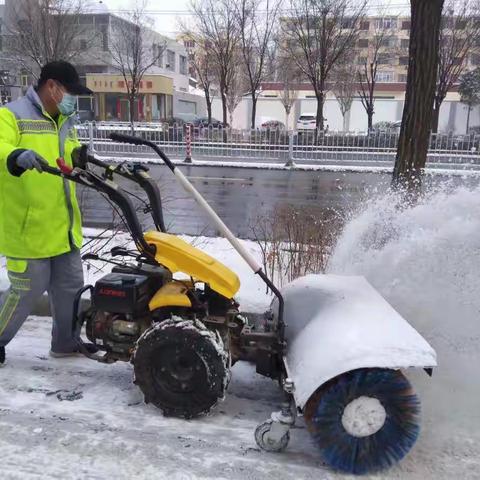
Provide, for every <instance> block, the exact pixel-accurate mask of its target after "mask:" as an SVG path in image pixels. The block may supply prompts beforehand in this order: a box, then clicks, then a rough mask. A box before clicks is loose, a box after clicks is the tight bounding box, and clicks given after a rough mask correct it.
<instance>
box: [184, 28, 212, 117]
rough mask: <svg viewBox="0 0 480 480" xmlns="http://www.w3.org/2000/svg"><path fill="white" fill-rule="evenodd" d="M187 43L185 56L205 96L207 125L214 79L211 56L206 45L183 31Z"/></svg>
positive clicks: (210, 111) (198, 38)
mask: <svg viewBox="0 0 480 480" xmlns="http://www.w3.org/2000/svg"><path fill="white" fill-rule="evenodd" d="M184 35H185V37H186V38H187V39H188V40H187V41H188V42H189V43H188V46H187V55H188V58H189V62H190V65H191V66H192V68H193V70H194V72H195V75H196V77H197V80H198V83H199V85H200V88H201V89H202V90H203V94H204V95H205V103H206V104H207V116H208V123H209V124H210V123H211V122H212V103H213V90H214V83H215V78H216V71H215V64H214V62H213V59H212V56H211V55H209V54H208V44H206V42H205V41H204V40H203V39H202V38H200V37H199V36H197V35H195V34H194V33H193V32H191V31H189V30H184Z"/></svg>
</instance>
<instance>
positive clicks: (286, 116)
mask: <svg viewBox="0 0 480 480" xmlns="http://www.w3.org/2000/svg"><path fill="white" fill-rule="evenodd" d="M289 117H290V111H289V110H287V109H285V130H287V131H288V130H289V127H288V119H289Z"/></svg>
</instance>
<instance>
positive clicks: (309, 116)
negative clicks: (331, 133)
mask: <svg viewBox="0 0 480 480" xmlns="http://www.w3.org/2000/svg"><path fill="white" fill-rule="evenodd" d="M315 128H317V116H316V115H315V113H302V114H301V115H300V116H299V117H298V120H297V130H315Z"/></svg>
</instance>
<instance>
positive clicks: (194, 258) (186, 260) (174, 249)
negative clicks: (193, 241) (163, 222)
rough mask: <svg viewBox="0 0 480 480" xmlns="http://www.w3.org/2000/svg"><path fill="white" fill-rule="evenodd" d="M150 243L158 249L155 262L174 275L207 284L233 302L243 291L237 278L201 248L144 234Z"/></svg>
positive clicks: (154, 233) (157, 234)
mask: <svg viewBox="0 0 480 480" xmlns="http://www.w3.org/2000/svg"><path fill="white" fill-rule="evenodd" d="M145 240H146V241H147V243H151V244H153V245H155V247H156V248H157V253H156V255H155V259H156V260H157V262H158V263H160V264H161V265H164V266H165V267H167V268H168V269H169V270H170V271H171V272H172V273H176V272H183V273H185V274H187V275H188V276H190V277H193V278H194V279H195V280H198V281H200V282H205V283H208V285H210V288H211V289H212V290H214V291H215V292H217V293H219V294H220V295H223V296H224V297H227V298H233V296H234V295H235V294H236V293H237V292H238V290H239V288H240V280H239V278H238V277H237V275H236V274H235V273H234V272H232V271H231V270H230V269H229V268H227V267H226V266H225V265H223V263H220V262H218V261H217V260H215V259H214V258H213V257H211V256H210V255H207V254H206V253H204V252H202V251H201V250H199V249H198V248H195V247H192V245H190V244H189V243H187V242H185V241H183V240H182V239H181V238H178V237H176V236H175V235H170V234H168V233H162V232H157V231H152V232H147V233H145Z"/></svg>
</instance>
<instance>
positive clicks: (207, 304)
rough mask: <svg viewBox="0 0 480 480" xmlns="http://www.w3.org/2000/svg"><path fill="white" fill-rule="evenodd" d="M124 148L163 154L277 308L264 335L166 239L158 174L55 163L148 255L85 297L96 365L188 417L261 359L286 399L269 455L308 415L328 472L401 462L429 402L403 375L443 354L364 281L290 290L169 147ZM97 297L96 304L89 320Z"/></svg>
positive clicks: (208, 274)
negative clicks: (126, 376) (103, 200)
mask: <svg viewBox="0 0 480 480" xmlns="http://www.w3.org/2000/svg"><path fill="white" fill-rule="evenodd" d="M111 139H112V140H113V141H115V142H125V143H133V144H137V145H145V146H149V147H151V148H152V149H153V150H154V151H155V152H156V153H157V154H158V155H159V156H160V158H162V160H163V161H164V163H165V165H166V166H167V167H168V168H169V169H170V170H171V171H172V173H173V174H174V175H175V177H176V179H177V181H178V182H179V183H180V184H181V185H182V187H183V188H184V189H185V191H186V192H188V193H189V194H190V195H192V196H193V198H194V199H195V200H196V201H197V203H198V204H199V206H200V207H201V208H202V209H203V210H204V211H205V213H206V214H207V215H208V217H209V218H210V219H211V220H212V222H213V224H214V225H215V227H216V228H217V229H218V230H219V231H220V232H222V234H223V235H224V236H225V237H226V238H227V239H228V240H229V241H230V243H231V244H232V246H233V247H234V248H235V250H236V251H237V252H238V253H239V254H240V255H241V256H242V258H243V259H244V260H245V261H246V262H247V263H248V265H249V266H250V267H251V269H252V271H253V272H254V273H255V274H257V275H259V276H260V277H261V278H262V279H263V281H264V282H265V283H266V284H267V285H268V286H269V288H270V289H271V291H272V292H273V293H274V295H275V300H274V301H273V303H272V306H271V310H270V311H269V312H267V313H266V314H265V324H264V325H263V326H262V327H258V326H252V325H249V324H248V321H247V319H246V318H245V316H244V315H242V314H241V311H240V309H239V305H238V304H237V302H236V301H235V300H234V296H235V294H236V293H237V292H238V290H239V288H240V282H239V279H238V277H237V276H236V274H235V273H234V272H232V271H231V270H230V269H228V268H227V267H225V266H224V265H222V264H221V263H220V262H218V261H217V260H215V259H214V258H212V257H210V256H209V255H206V254H205V253H203V252H201V251H199V250H198V249H196V248H194V247H192V246H191V245H189V244H187V243H186V242H184V241H183V240H181V239H180V238H178V237H176V236H174V235H170V234H168V233H166V230H165V224H164V221H163V213H162V205H161V196H160V192H159V190H158V187H157V185H156V184H155V182H154V181H153V180H152V179H151V178H150V177H149V175H148V168H146V167H145V166H143V165H139V164H133V163H129V162H123V163H121V164H117V165H108V164H105V163H104V162H103V161H102V160H100V159H98V158H96V157H93V156H90V155H88V154H87V151H86V148H84V149H83V151H82V155H81V158H80V159H79V161H78V162H77V164H76V165H75V168H73V167H71V166H68V165H66V164H65V162H64V161H63V160H59V161H58V162H57V163H58V166H59V168H54V167H52V166H48V165H45V166H44V171H46V172H49V173H51V174H54V175H59V176H61V177H63V178H65V179H68V180H71V181H74V182H76V183H79V184H81V185H84V186H86V187H89V188H94V189H96V190H98V191H99V192H101V193H102V194H103V195H105V196H107V197H108V198H109V200H110V201H112V202H113V203H115V204H116V205H117V206H118V207H119V209H120V211H121V212H122V215H123V217H124V220H125V223H126V225H127V226H128V229H129V231H130V233H131V235H132V239H133V242H134V244H135V249H133V250H128V249H125V248H119V247H115V248H113V249H112V250H111V257H123V258H124V259H125V258H127V259H128V258H129V257H130V259H131V260H130V261H128V260H123V261H120V262H119V261H116V260H114V259H112V258H110V259H107V260H106V261H109V262H110V263H113V264H114V268H113V269H112V273H110V274H108V275H106V276H104V277H103V278H101V279H99V280H98V281H97V283H96V284H95V285H94V286H93V285H87V286H85V287H84V288H82V289H81V290H80V291H79V292H78V295H77V300H76V305H75V312H76V318H75V322H74V326H73V328H75V329H81V328H82V326H85V332H86V335H87V337H88V338H89V340H90V341H92V342H93V343H94V344H95V345H96V346H97V347H98V348H99V349H100V351H101V352H103V354H95V355H92V354H90V353H89V352H88V351H87V350H86V349H85V348H83V347H82V343H81V342H80V344H79V346H80V349H81V351H83V352H84V354H85V355H86V356H87V357H89V358H92V359H95V360H98V361H101V362H105V363H111V362H115V361H118V360H123V361H130V362H131V363H133V366H134V373H135V378H134V382H135V383H136V384H137V385H138V386H139V388H140V389H141V390H142V392H143V394H144V396H145V401H146V402H150V403H152V404H154V405H155V406H157V407H158V408H160V409H161V410H162V411H163V412H164V414H166V415H173V416H177V417H183V418H192V417H195V416H198V415H201V414H204V413H207V412H209V411H210V410H211V409H212V408H213V407H214V406H215V405H216V404H217V402H218V401H219V400H220V399H222V398H223V397H224V395H225V392H226V389H227V386H228V381H229V378H230V367H231V365H233V364H234V363H235V362H236V361H238V360H247V361H250V362H253V363H254V364H255V365H256V370H257V372H258V373H259V374H261V375H264V376H267V377H270V378H272V379H275V380H278V381H279V383H280V385H281V386H282V390H283V392H284V395H285V401H284V403H283V404H282V408H281V410H280V411H278V412H274V413H272V415H271V418H270V419H269V420H267V421H266V422H264V423H262V424H261V425H259V426H258V427H257V429H256V431H255V440H256V442H257V444H258V445H259V446H260V447H261V448H262V449H264V450H267V451H271V452H278V451H281V450H283V449H285V448H286V447H287V445H288V442H289V430H290V428H291V427H292V425H293V424H294V423H295V420H296V416H297V415H304V416H305V421H306V424H307V427H308V430H309V431H310V433H311V434H312V436H313V439H314V441H315V442H316V444H317V445H318V447H319V449H320V453H321V454H322V456H323V459H324V461H325V462H326V463H327V464H328V465H330V466H331V467H333V468H335V469H338V470H341V471H345V472H351V473H358V474H362V473H367V472H371V471H375V470H378V469H381V468H385V467H388V466H389V465H391V464H393V463H395V462H396V461H398V460H400V459H401V458H402V457H403V456H404V455H405V454H406V453H407V452H408V451H409V450H410V448H411V447H412V445H413V444H414V442H415V439H416V437H417V435H418V430H419V421H418V414H419V403H418V400H417V398H416V396H415V394H414V393H413V392H412V389H411V387H410V384H409V383H408V381H407V380H406V378H405V377H404V376H403V374H402V373H401V371H400V369H406V368H411V367H418V368H426V369H431V368H432V367H434V366H435V365H436V360H435V352H434V351H433V349H432V348H431V347H430V345H429V344H428V343H427V342H426V341H425V340H424V339H423V338H422V337H421V336H420V334H419V333H418V332H416V331H415V330H414V329H413V328H412V327H411V326H410V325H409V324H408V323H407V322H406V321H405V320H404V319H403V318H402V317H401V316H400V315H399V314H398V313H397V312H396V311H395V310H394V309H393V308H392V307H391V306H390V305H389V304H388V303H387V302H386V301H385V300H384V299H383V298H382V297H381V296H380V295H379V294H378V293H377V292H376V291H375V290H374V289H373V288H372V287H371V286H370V285H369V284H368V282H367V281H366V280H365V279H363V278H362V277H340V276H334V275H309V276H306V277H303V278H299V279H297V280H295V281H294V282H292V283H291V284H289V285H287V286H286V287H285V288H284V289H282V291H281V292H280V291H279V290H278V289H277V288H276V287H275V285H274V284H273V283H272V282H271V281H270V279H269V278H268V277H267V276H266V275H265V273H264V272H263V270H262V268H261V266H260V265H259V264H258V262H257V261H256V260H255V258H253V257H252V255H251V254H250V253H249V251H248V250H247V249H245V248H244V246H243V245H242V243H241V242H240V241H239V240H238V239H236V238H235V236H234V235H233V234H232V232H231V231H230V230H229V229H228V228H227V226H226V225H225V224H224V223H223V222H222V220H221V219H220V218H219V217H218V215H217V214H216V213H215V212H214V211H213V210H212V208H211V207H210V206H209V205H208V204H207V202H206V201H205V200H204V199H203V197H202V196H201V195H200V194H199V193H198V192H197V190H195V188H194V187H193V186H192V184H191V183H190V182H189V180H188V179H187V178H186V177H185V176H184V175H183V173H182V172H181V171H180V170H179V169H178V168H176V167H175V165H174V164H173V163H172V162H171V161H170V160H169V159H168V157H167V156H166V155H165V154H164V153H163V152H162V151H161V150H160V149H159V148H158V146H157V145H155V144H154V143H152V142H149V141H145V140H143V139H141V138H137V137H133V136H127V135H120V134H112V135H111ZM91 165H94V168H93V169H92V168H90V166H91ZM115 176H122V177H125V178H127V179H128V180H131V181H133V182H135V183H137V184H138V185H139V186H140V187H141V188H143V189H144V190H145V192H146V194H147V197H148V204H147V205H146V208H145V211H146V212H150V213H151V215H152V217H153V221H154V224H155V228H156V229H155V230H153V231H149V232H146V233H143V232H142V229H141V225H140V223H139V220H138V218H137V215H136V212H135V209H134V207H133V204H132V203H131V201H130V198H129V192H128V191H126V190H123V189H122V188H121V187H119V186H118V185H117V184H116V183H114V181H113V180H114V177H115ZM84 258H85V259H86V258H89V259H97V258H98V257H97V256H96V255H91V254H89V255H86V256H84ZM104 260H105V259H104ZM176 273H182V274H184V275H183V277H182V279H180V278H178V277H177V276H175V274H176ZM185 277H186V278H188V280H185V279H184V278H185ZM86 291H90V293H91V295H90V298H91V301H90V307H89V308H87V309H86V310H83V311H79V308H78V307H79V305H80V299H81V297H82V295H83V294H84V293H85V292H86Z"/></svg>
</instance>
